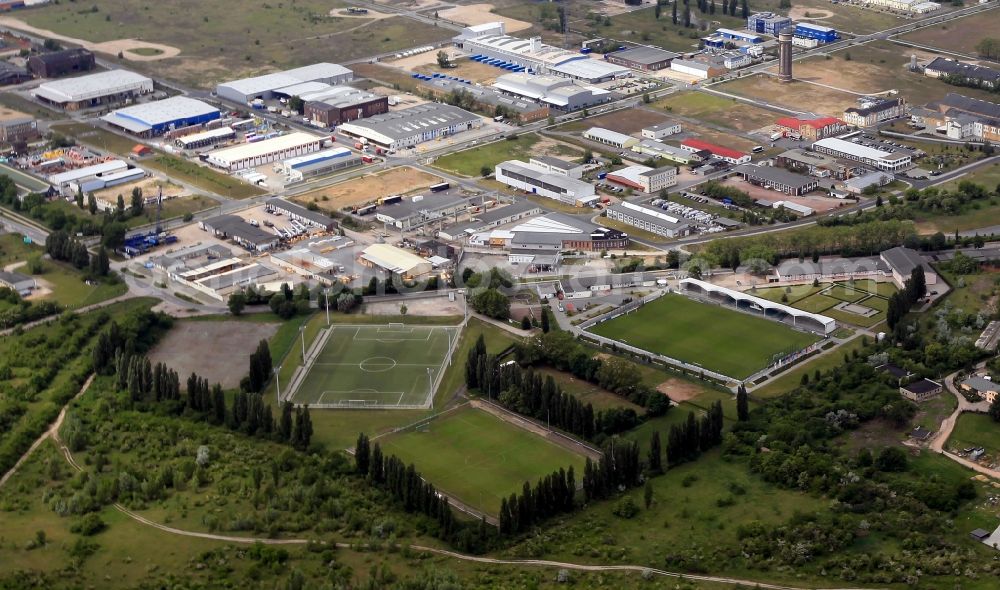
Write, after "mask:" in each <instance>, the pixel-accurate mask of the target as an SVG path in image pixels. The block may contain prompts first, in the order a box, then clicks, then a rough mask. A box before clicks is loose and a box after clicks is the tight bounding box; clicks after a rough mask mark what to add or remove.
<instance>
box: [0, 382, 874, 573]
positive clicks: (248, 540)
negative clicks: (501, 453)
mask: <svg viewBox="0 0 1000 590" xmlns="http://www.w3.org/2000/svg"><path fill="white" fill-rule="evenodd" d="M92 380H93V376H91V378H90V379H88V380H87V382H86V383H85V384H84V386H83V388H81V389H80V392H79V393H77V395H76V397H79V396H80V395H81V394H83V393H84V392H85V391H86V390H87V388H88V387H89V386H90V382H91V381H92ZM76 397H74V399H76ZM67 405H68V404H67ZM64 416H65V408H64V409H63V412H62V413H60V414H59V419H58V420H57V424H60V425H61V424H62V419H63V417H64ZM48 436H51V437H52V440H53V441H54V442H55V443H56V444H57V445H58V446H59V450H60V452H61V453H62V455H63V456H64V457H65V458H66V461H67V462H68V463H69V464H70V465H71V466H72V467H73V468H74V469H76V470H77V471H83V468H82V467H81V466H80V464H79V463H77V462H76V460H75V459H74V458H73V454H72V453H71V452H70V450H69V448H68V447H67V446H66V445H65V444H63V442H62V440H61V439H60V438H59V432H58V426H57V425H56V424H53V427H52V428H50V429H49V432H48V433H46V435H45V437H43V438H41V439H39V440H38V441H37V442H36V443H35V445H32V449H34V448H35V447H36V446H38V445H40V444H41V443H42V441H43V440H44V438H48ZM29 452H30V451H29ZM25 456H27V454H26V455H25ZM15 469H16V466H15ZM12 471H13V470H12ZM8 477H9V475H7V476H4V479H3V481H6V480H7V478H8ZM0 485H2V483H0ZM114 507H115V509H116V510H118V511H119V512H121V513H122V514H124V515H125V516H127V517H129V518H131V519H132V520H134V521H136V522H138V523H140V524H143V525H146V526H149V527H153V528H155V529H157V530H160V531H163V532H165V533H170V534H172V535H179V536H182V537H194V538H198V539H209V540H212V541H223V542H226V543H245V544H255V543H260V544H262V545H306V544H308V543H314V542H318V543H320V544H324V542H323V541H321V540H317V539H269V538H266V537H237V536H232V535H216V534H213V533H202V532H199V531H188V530H184V529H178V528H174V527H169V526H166V525H163V524H160V523H158V522H154V521H152V520H149V519H148V518H146V517H144V516H141V515H139V514H136V513H135V512H132V511H131V510H129V509H128V508H126V507H124V506H122V505H121V504H115V505H114ZM332 545H334V546H336V547H337V548H338V549H351V548H352V547H354V545H352V544H350V543H332ZM408 547H409V549H412V550H414V551H422V552H425V553H434V554H436V555H441V556H443V557H450V558H452V559H459V560H462V561H470V562H475V563H485V564H492V565H519V566H532V567H551V568H561V569H568V570H575V571H584V572H609V571H633V572H646V571H649V572H652V573H653V574H655V575H658V576H663V577H669V578H685V579H691V580H700V581H703V582H715V583H719V584H731V585H734V586H753V587H755V588H765V589H766V590H810V589H809V588H806V587H802V586H782V585H778V584H767V583H764V582H756V581H753V580H743V579H739V578H728V577H724V576H707V575H695V574H687V573H683V572H671V571H667V570H660V569H655V568H649V567H644V566H641V565H592V564H581V563H569V562H563V561H549V560H543V559H496V558H493V557H481V556H477V555H466V554H464V553H457V552H455V551H449V550H447V549H439V548H437V547H427V546H425V545H409V546H408ZM827 590H870V589H862V588H830V589H827Z"/></svg>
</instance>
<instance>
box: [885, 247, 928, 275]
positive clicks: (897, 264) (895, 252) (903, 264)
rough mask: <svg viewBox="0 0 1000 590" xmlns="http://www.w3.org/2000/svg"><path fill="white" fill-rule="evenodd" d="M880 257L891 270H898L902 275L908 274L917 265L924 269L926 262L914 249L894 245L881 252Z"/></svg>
mask: <svg viewBox="0 0 1000 590" xmlns="http://www.w3.org/2000/svg"><path fill="white" fill-rule="evenodd" d="M882 258H883V259H884V260H885V262H886V264H888V265H889V266H890V267H891V268H892V270H894V271H896V272H898V273H899V274H901V275H903V276H904V277H906V276H909V274H910V273H911V272H913V269H915V268H917V267H918V266H920V267H923V268H924V269H925V270H926V267H927V264H926V263H925V262H924V259H923V258H921V257H920V254H918V253H917V251H916V250H912V249H910V248H904V247H902V246H896V247H895V248H890V249H888V250H886V251H885V252H882Z"/></svg>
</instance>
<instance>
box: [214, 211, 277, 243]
mask: <svg viewBox="0 0 1000 590" xmlns="http://www.w3.org/2000/svg"><path fill="white" fill-rule="evenodd" d="M204 224H205V225H207V226H209V227H211V228H212V229H214V230H216V231H221V232H224V233H225V234H227V235H229V236H235V237H238V238H240V239H242V240H246V241H247V242H250V243H252V244H266V243H269V242H275V241H277V240H278V236H276V235H274V234H272V233H268V232H266V231H264V230H262V229H261V228H259V227H254V226H252V225H250V224H249V223H247V222H246V221H244V220H243V218H242V217H239V216H236V215H217V216H215V217H211V218H209V219H206V220H205V221H204Z"/></svg>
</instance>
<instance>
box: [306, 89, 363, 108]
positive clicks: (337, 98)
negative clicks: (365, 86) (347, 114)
mask: <svg viewBox="0 0 1000 590" xmlns="http://www.w3.org/2000/svg"><path fill="white" fill-rule="evenodd" d="M299 97H300V98H301V99H302V100H305V101H309V102H321V103H324V104H328V105H331V106H335V107H347V106H351V105H355V104H358V103H361V102H369V101H372V100H377V99H379V98H381V97H380V96H379V95H377V94H374V93H371V92H368V91H367V90H358V89H357V88H352V87H351V86H329V87H328V88H327V89H326V90H322V91H319V92H306V93H302V94H299Z"/></svg>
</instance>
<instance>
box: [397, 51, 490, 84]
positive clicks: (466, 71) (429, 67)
mask: <svg viewBox="0 0 1000 590" xmlns="http://www.w3.org/2000/svg"><path fill="white" fill-rule="evenodd" d="M409 59H412V58H409ZM400 61H402V60H400ZM398 63H399V62H393V65H394V66H395V65H398ZM454 63H455V67H454V68H441V67H439V66H438V64H437V58H436V57H435V58H434V61H433V62H431V63H429V64H424V65H421V66H418V67H416V68H415V71H418V72H421V73H423V74H428V75H430V74H444V75H446V76H454V77H456V78H462V79H463V80H472V81H473V82H479V83H480V84H482V85H483V86H489V85H491V84H493V82H495V81H496V78H497V76H500V75H502V74H505V73H508V72H507V71H506V70H501V69H500V68H495V67H493V66H489V65H486V64H484V63H479V62H476V61H472V60H471V59H463V60H459V61H457V62H454Z"/></svg>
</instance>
